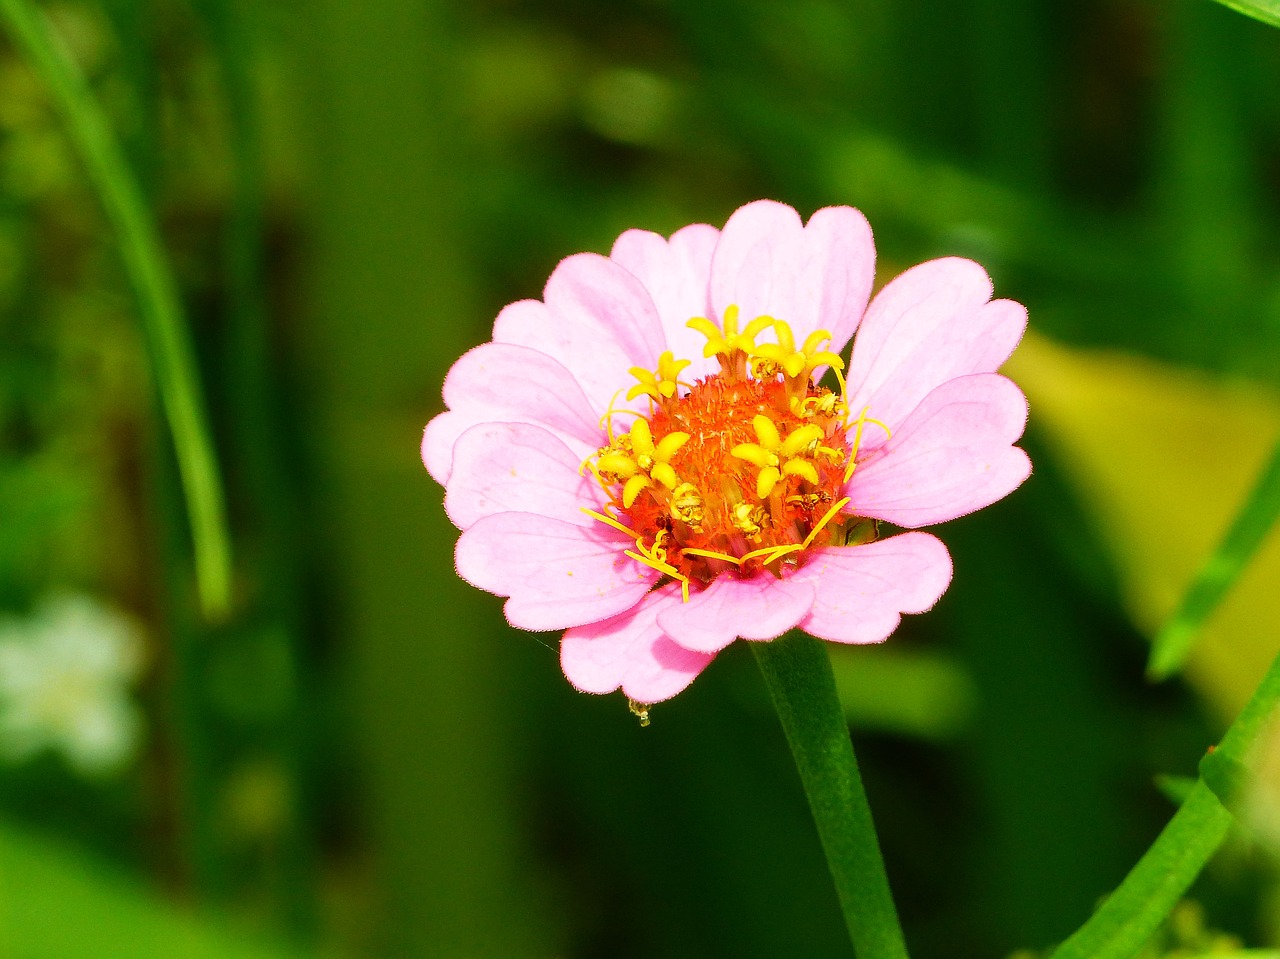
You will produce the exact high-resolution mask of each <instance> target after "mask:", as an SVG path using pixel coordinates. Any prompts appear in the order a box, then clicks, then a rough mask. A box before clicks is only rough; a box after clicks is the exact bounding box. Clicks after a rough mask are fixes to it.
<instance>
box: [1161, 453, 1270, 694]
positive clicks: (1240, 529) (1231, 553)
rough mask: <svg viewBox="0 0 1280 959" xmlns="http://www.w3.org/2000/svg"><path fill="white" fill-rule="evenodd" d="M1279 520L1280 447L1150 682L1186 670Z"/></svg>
mask: <svg viewBox="0 0 1280 959" xmlns="http://www.w3.org/2000/svg"><path fill="white" fill-rule="evenodd" d="M1277 517H1280V442H1277V443H1276V446H1275V448H1274V449H1273V450H1272V451H1271V456H1270V458H1269V459H1268V461H1267V463H1266V465H1265V466H1263V468H1262V472H1261V473H1259V474H1258V480H1257V482H1256V483H1255V484H1254V487H1253V491H1252V492H1251V493H1250V494H1249V498H1248V499H1247V500H1246V501H1245V504H1244V506H1243V507H1241V509H1240V512H1239V513H1238V514H1237V515H1236V518H1235V520H1234V521H1233V522H1232V524H1231V528H1230V530H1228V531H1227V535H1226V536H1225V537H1224V538H1223V540H1222V542H1221V543H1220V544H1219V546H1218V548H1217V549H1216V550H1214V552H1213V555H1212V556H1210V557H1209V559H1208V561H1207V562H1206V563H1205V564H1204V566H1203V567H1202V568H1201V570H1200V572H1199V574H1198V575H1197V576H1196V579H1195V582H1193V583H1192V584H1191V588H1190V589H1189V590H1187V592H1186V594H1185V595H1184V596H1183V599H1182V603H1181V605H1180V606H1179V607H1178V611H1177V612H1176V613H1174V615H1173V618H1172V619H1170V620H1169V622H1168V623H1167V624H1166V625H1165V627H1164V628H1163V629H1161V630H1160V633H1159V635H1158V636H1156V639H1155V642H1154V643H1153V644H1152V646H1151V657H1150V659H1149V660H1148V661H1147V676H1148V677H1150V678H1151V679H1166V678H1168V677H1169V676H1172V675H1173V674H1174V673H1176V672H1178V670H1180V669H1181V668H1182V665H1183V663H1185V662H1186V659H1187V656H1188V655H1189V654H1190V652H1191V648H1192V646H1193V645H1194V643H1195V639H1196V636H1197V635H1198V634H1199V632H1200V627H1201V626H1203V625H1204V623H1205V621H1206V620H1207V619H1208V618H1209V617H1210V616H1211V615H1212V614H1213V612H1214V610H1216V609H1217V608H1218V605H1219V604H1220V603H1221V602H1222V600H1223V599H1224V598H1225V597H1226V595H1227V592H1228V591H1229V590H1230V589H1231V587H1232V586H1233V585H1234V584H1235V582H1236V580H1237V579H1239V578H1240V574H1241V573H1243V572H1244V570H1245V567H1246V566H1248V564H1249V560H1251V559H1252V558H1253V554H1254V553H1256V552H1257V551H1258V547H1259V546H1261V545H1262V541H1263V540H1264V539H1265V538H1266V536H1267V533H1268V532H1270V530H1271V528H1272V527H1273V526H1274V525H1275V522H1276V518H1277Z"/></svg>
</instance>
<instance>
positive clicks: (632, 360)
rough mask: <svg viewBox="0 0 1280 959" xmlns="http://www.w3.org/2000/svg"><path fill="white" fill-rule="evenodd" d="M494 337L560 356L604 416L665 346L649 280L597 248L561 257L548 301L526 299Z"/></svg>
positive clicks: (500, 322) (501, 317) (506, 314)
mask: <svg viewBox="0 0 1280 959" xmlns="http://www.w3.org/2000/svg"><path fill="white" fill-rule="evenodd" d="M493 339H494V341H495V342H498V343H514V344H517V345H520V346H527V347H531V348H532V349H536V350H540V351H541V352H543V353H546V354H547V355H548V356H550V357H553V358H554V359H556V360H557V361H558V362H560V363H561V364H563V365H564V367H565V368H566V369H567V370H569V371H570V372H571V373H572V374H573V376H574V378H575V379H576V380H577V381H578V383H579V384H580V385H581V386H582V391H583V392H584V393H585V394H586V396H587V399H588V400H590V401H591V405H592V408H593V409H596V410H598V411H599V412H600V413H603V412H604V411H605V410H606V409H607V408H608V406H609V401H610V400H611V399H612V398H613V396H614V394H615V393H617V391H618V390H619V389H624V388H625V387H628V386H632V385H634V384H635V382H636V379H635V377H633V376H632V375H631V374H630V373H629V372H628V371H629V370H630V369H631V367H633V366H640V367H644V368H645V369H653V368H654V367H655V366H656V365H657V363H658V357H659V356H660V355H661V354H662V351H663V350H664V349H665V348H666V335H665V333H664V331H663V328H662V323H661V321H660V320H659V319H658V311H657V308H656V307H655V306H654V305H653V300H652V298H651V297H650V296H649V292H648V291H647V290H646V289H645V288H644V284H642V283H641V282H640V281H639V280H638V279H636V278H635V277H634V276H632V275H631V273H629V272H628V271H627V270H625V269H623V268H622V267H621V266H619V265H618V264H617V263H614V262H613V261H612V260H610V259H608V258H607V257H603V256H597V255H596V254H594V253H579V254H577V255H575V256H571V257H568V258H567V259H564V260H561V261H560V265H559V266H557V267H556V269H555V272H554V273H552V274H551V278H550V279H549V280H547V287H546V289H545V290H544V291H543V300H542V302H539V301H537V300H521V301H520V302H519V303H512V304H511V305H510V306H508V307H507V308H506V309H504V310H503V311H502V312H501V313H499V314H498V318H497V320H496V321H494V324H493Z"/></svg>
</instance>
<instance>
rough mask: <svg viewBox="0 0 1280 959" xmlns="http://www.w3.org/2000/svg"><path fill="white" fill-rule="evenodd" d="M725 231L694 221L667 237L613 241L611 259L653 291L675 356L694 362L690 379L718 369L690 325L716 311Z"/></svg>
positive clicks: (642, 235) (644, 234) (635, 233)
mask: <svg viewBox="0 0 1280 959" xmlns="http://www.w3.org/2000/svg"><path fill="white" fill-rule="evenodd" d="M719 238H720V231H719V230H717V229H716V228H715V227H713V226H707V225H706V224H705V223H695V224H693V225H692V226H686V227H685V228H684V229H682V230H678V231H677V232H675V233H673V234H672V235H671V239H670V240H666V239H664V238H663V237H661V236H660V235H658V234H657V233H650V232H649V231H647V230H628V231H627V232H626V233H624V234H622V236H620V237H618V239H617V241H616V242H615V243H614V244H613V251H612V252H611V253H610V254H609V258H610V259H612V260H613V261H614V262H615V263H618V264H620V265H621V266H623V267H625V268H626V269H627V270H628V271H629V272H630V273H632V274H633V275H634V276H635V277H636V278H637V279H639V280H640V282H641V283H643V284H644V286H645V289H647V290H648V291H649V295H650V296H651V297H653V303H654V306H656V307H657V309H658V316H659V318H660V319H661V320H662V327H663V330H664V331H665V332H666V337H667V349H669V350H670V351H671V352H672V353H674V354H675V357H676V359H678V360H679V359H684V360H691V361H692V362H693V365H692V366H690V367H689V369H688V371H687V374H686V378H687V379H696V378H697V377H699V376H704V375H706V374H707V373H710V372H712V371H713V370H715V369H718V368H719V364H717V363H716V362H715V361H714V360H709V359H707V358H706V357H704V356H703V355H702V348H703V346H705V345H706V342H707V341H706V338H705V337H703V336H702V334H700V333H698V332H696V331H694V330H691V329H689V327H688V326H687V325H686V324H687V323H688V321H689V320H690V319H692V318H693V317H695V316H706V315H707V313H708V312H710V310H711V299H710V284H711V254H712V253H714V252H715V248H716V241H717V240H719Z"/></svg>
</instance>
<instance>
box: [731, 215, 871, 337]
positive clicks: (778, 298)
mask: <svg viewBox="0 0 1280 959" xmlns="http://www.w3.org/2000/svg"><path fill="white" fill-rule="evenodd" d="M875 260H876V253H875V244H874V243H873V242H872V239H871V227H870V226H868V225H867V220H866V217H864V216H863V215H862V214H861V213H859V212H858V211H857V210H855V209H853V208H852V207H847V206H842V207H827V208H825V209H822V210H819V211H818V212H817V213H815V214H814V215H813V216H812V217H811V218H810V220H809V224H808V226H802V225H801V223H800V216H799V214H797V213H796V211H795V210H793V209H792V208H791V207H789V206H786V205H785V204H782V203H775V202H774V201H772V200H757V201H756V202H755V203H749V204H747V205H746V206H744V207H742V208H741V209H739V210H738V211H737V212H735V213H734V214H733V216H731V217H729V222H728V223H726V224H725V227H724V231H723V232H722V233H721V234H720V243H719V245H718V246H717V247H716V252H715V257H714V259H713V260H712V263H711V302H712V305H713V307H714V308H715V310H716V313H717V317H722V316H723V315H724V310H725V307H727V306H730V305H732V304H735V303H736V304H737V305H738V308H739V309H740V310H741V315H742V317H743V318H744V320H750V319H752V318H754V317H756V316H760V315H762V314H768V315H770V316H774V317H777V318H778V319H780V320H785V321H787V322H788V323H790V324H791V328H792V331H793V332H794V333H795V335H796V339H797V340H798V341H803V340H804V338H805V337H806V336H807V335H808V334H809V333H812V332H813V331H814V330H828V331H829V332H830V333H831V334H832V336H833V339H832V341H831V345H830V347H829V348H830V349H831V350H833V351H839V350H840V349H842V348H843V347H844V344H845V343H847V342H848V341H849V337H851V336H852V335H853V331H854V330H855V329H856V328H857V326H858V321H859V320H861V319H862V314H863V311H864V310H866V307H867V299H868V297H869V296H870V295H871V283H872V280H873V278H874V275H875ZM766 339H767V337H766Z"/></svg>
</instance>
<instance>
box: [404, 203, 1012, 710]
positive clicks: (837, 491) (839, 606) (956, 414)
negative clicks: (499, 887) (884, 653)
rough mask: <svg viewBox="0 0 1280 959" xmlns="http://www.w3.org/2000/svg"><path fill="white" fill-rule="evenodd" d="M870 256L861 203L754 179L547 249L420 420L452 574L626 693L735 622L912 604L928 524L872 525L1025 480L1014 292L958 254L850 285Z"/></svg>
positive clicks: (929, 561) (590, 684)
mask: <svg viewBox="0 0 1280 959" xmlns="http://www.w3.org/2000/svg"><path fill="white" fill-rule="evenodd" d="M874 267H875V248H874V246H873V243H872V238H871V229H870V227H869V226H868V225H867V221H866V219H865V218H864V217H863V216H862V214H861V213H859V212H858V211H857V210H854V209H852V208H849V207H830V208H827V209H823V210H819V211H818V212H817V213H815V214H814V215H813V217H812V218H810V220H809V222H808V223H807V224H805V223H803V222H802V221H801V219H800V217H799V215H798V214H797V213H796V211H795V210H793V209H791V208H790V207H788V206H785V205H783V204H780V203H774V202H772V201H767V200H761V201H758V202H755V203H751V204H748V205H747V206H744V207H742V208H741V209H739V210H738V211H737V212H735V213H734V214H733V216H731V217H730V218H729V221H728V222H727V223H726V224H725V226H724V229H723V230H717V229H715V228H714V227H711V226H707V225H705V224H696V225H693V226H688V227H685V228H684V229H682V230H680V231H678V232H677V233H675V234H674V235H673V236H672V237H671V238H670V239H665V238H663V237H661V236H659V235H657V234H654V233H649V232H646V231H642V230H629V231H627V232H626V233H624V234H622V236H620V237H619V238H618V240H617V242H616V243H615V244H614V246H613V250H612V252H611V253H610V255H609V256H607V257H604V256H597V255H594V254H590V253H582V254H578V255H576V256H571V257H569V258H568V259H566V260H564V261H562V262H561V263H560V265H559V266H558V267H557V268H556V270H555V272H553V273H552V275H551V278H550V280H548V282H547V286H546V290H545V292H544V294H543V299H542V300H522V301H520V302H518V303H513V304H511V305H510V306H508V307H506V308H505V309H504V310H503V311H502V312H501V313H500V314H499V316H498V318H497V321H496V322H495V324H494V329H493V340H492V342H489V343H485V344H484V345H482V346H478V347H476V348H475V349H473V350H471V351H470V352H468V353H467V354H466V355H464V356H463V357H462V358H461V359H459V360H458V362H457V363H456V364H454V366H453V368H452V369H451V370H450V372H449V375H448V377H447V378H446V380H445V384H444V399H445V403H446V404H447V406H448V407H449V408H448V410H447V411H446V412H444V413H442V414H440V415H439V416H437V417H436V418H435V419H433V420H432V421H431V422H430V423H429V424H428V425H427V428H426V432H425V434H424V436H423V442H422V458H423V462H424V463H425V464H426V467H427V469H428V470H429V471H430V473H431V475H432V476H433V477H435V478H436V480H438V481H439V482H440V483H442V484H443V485H444V486H445V490H446V494H445V509H446V511H447V512H448V514H449V517H450V519H451V520H452V521H453V522H454V523H455V524H456V525H457V526H458V527H459V528H460V529H461V530H462V535H461V536H460V537H459V539H458V545H457V553H456V559H457V567H458V572H459V573H460V574H461V575H462V577H463V578H464V579H466V580H467V581H468V582H470V583H472V584H474V585H476V586H478V587H480V588H481V589H485V590H488V591H490V592H492V593H496V594H498V595H499V596H505V597H508V599H507V602H506V606H505V610H506V615H507V619H508V621H509V622H510V623H511V624H512V625H513V626H517V627H520V628H523V629H531V630H559V629H565V630H566V632H565V634H564V638H563V640H562V642H561V647H560V649H561V665H562V667H563V669H564V673H565V675H566V676H567V677H568V679H569V681H570V682H571V683H573V685H574V686H576V687H577V688H578V689H581V690H584V691H587V692H593V693H606V692H612V691H614V690H617V689H621V690H622V691H623V692H624V693H625V694H626V695H627V696H628V697H629V698H630V699H632V700H634V701H635V702H637V703H641V704H646V703H654V702H658V701H660V700H664V699H667V698H669V697H671V696H674V695H675V694H676V693H678V692H680V691H681V690H682V689H684V688H685V687H686V686H687V685H688V684H689V683H690V682H691V681H692V680H693V678H694V677H695V676H696V675H697V674H698V673H699V672H701V671H702V669H704V668H705V667H706V666H707V664H708V663H709V662H710V661H711V659H712V658H713V657H714V655H715V654H716V653H717V652H718V651H719V650H721V649H723V648H724V647H725V646H727V645H728V644H729V643H731V642H733V641H734V640H735V639H737V638H743V639H747V640H758V641H767V640H771V639H774V638H776V637H778V636H780V635H781V634H783V633H785V632H786V631H787V630H789V629H792V628H793V627H797V626H798V627H800V628H801V629H803V630H805V631H806V632H808V633H810V634H812V635H814V636H817V637H819V638H821V639H827V640H831V641H834V642H840V643H875V642H880V641H881V640H883V639H885V638H886V637H887V636H889V634H890V633H892V632H893V631H894V629H896V628H897V626H898V623H899V621H900V619H901V616H902V614H903V613H919V612H923V611H925V610H927V609H929V608H930V607H931V606H933V604H934V603H935V602H937V600H938V598H939V597H940V596H941V595H942V593H943V592H944V591H945V590H946V588H947V585H948V583H949V582H950V580H951V560H950V557H949V555H948V554H947V550H946V548H945V547H944V546H943V545H942V543H941V542H940V541H939V540H938V539H937V538H936V537H934V536H932V535H930V534H928V533H922V532H904V533H900V534H898V535H894V536H888V537H885V538H879V534H880V531H879V522H880V521H884V522H886V523H891V524H894V525H896V526H899V527H905V528H906V529H908V530H914V529H915V528H916V527H921V526H929V525H932V524H934V523H940V522H943V521H945V520H949V519H953V518H955V517H957V516H962V515H964V514H966V513H969V512H972V511H973V510H976V509H979V508H981V507H983V506H986V505H988V504H990V503H992V502H994V501H996V500H998V499H1000V498H1001V497H1003V496H1005V495H1006V494H1007V493H1009V492H1010V491H1011V490H1013V489H1014V488H1015V487H1017V486H1018V485H1019V484H1020V483H1021V482H1022V481H1023V480H1024V479H1026V477H1027V476H1028V474H1029V473H1030V470H1031V464H1030V461H1029V460H1028V458H1027V456H1026V454H1025V453H1024V452H1023V451H1022V450H1021V449H1018V448H1017V447H1015V446H1014V445H1013V444H1014V442H1016V441H1017V439H1018V438H1019V437H1020V436H1021V435H1022V430H1023V426H1024V424H1025V422H1026V416H1027V406H1026V400H1025V398H1024V397H1023V395H1022V393H1021V391H1019V389H1018V388H1017V387H1016V386H1015V385H1014V384H1013V383H1012V382H1010V381H1009V380H1008V379H1006V378H1005V377H1003V376H1000V375H999V374H997V373H996V370H997V369H998V368H999V367H1000V365H1001V364H1002V363H1003V362H1004V361H1005V360H1006V359H1007V358H1008V356H1009V354H1010V353H1011V352H1012V351H1013V349H1014V347H1015V346H1016V345H1017V343H1018V341H1019V339H1020V338H1021V337H1022V333H1023V330H1024V329H1025V326H1026V311H1025V310H1024V309H1023V307H1022V306H1020V305H1019V304H1017V303H1014V302H1012V301H1010V300H992V299H991V295H992V285H991V281H990V279H989V278H988V276H987V274H986V272H985V271H984V270H983V269H982V267H980V266H978V265H977V264H976V263H973V262H971V261H969V260H963V259H956V258H947V259H940V260H932V261H930V262H928V263H923V264H921V265H919V266H917V267H914V268H913V269H911V270H908V271H907V272H906V273H904V274H902V275H901V276H899V277H898V278H897V279H895V280H893V281H891V282H890V283H889V284H887V285H886V286H885V287H884V289H882V290H881V291H880V292H879V294H878V295H877V296H876V298H875V299H874V301H871V302H870V305H869V306H868V300H869V299H870V294H871V287H872V280H873V274H874ZM855 330H856V331H857V339H856V340H855V342H854V346H853V351H852V355H851V357H850V360H849V362H848V365H847V368H846V364H845V362H844V360H843V359H842V358H841V356H840V353H841V351H842V350H843V349H844V347H845V345H846V344H847V343H848V342H849V340H850V338H851V337H853V335H854V332H855ZM828 372H829V373H830V375H829V376H826V377H824V374H825V373H828Z"/></svg>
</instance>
